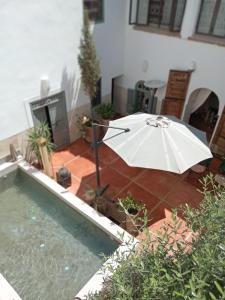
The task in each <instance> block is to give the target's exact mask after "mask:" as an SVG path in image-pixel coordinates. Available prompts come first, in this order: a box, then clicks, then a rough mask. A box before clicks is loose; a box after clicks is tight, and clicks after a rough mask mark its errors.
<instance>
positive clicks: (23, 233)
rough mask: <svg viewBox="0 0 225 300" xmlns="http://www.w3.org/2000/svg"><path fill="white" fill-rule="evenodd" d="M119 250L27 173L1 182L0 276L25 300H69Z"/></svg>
mask: <svg viewBox="0 0 225 300" xmlns="http://www.w3.org/2000/svg"><path fill="white" fill-rule="evenodd" d="M118 246H119V245H118V243H117V242H116V241H113V240H111V239H110V237H109V236H108V235H106V234H105V233H104V232H103V231H101V230H100V229H98V228H97V227H96V226H95V225H93V224H92V223H91V222H90V221H88V220H87V219H85V218H84V217H83V216H81V215H80V214H78V213H77V212H75V211H74V210H73V209H72V208H70V207H69V206H67V205H66V204H65V203H63V202H62V201H61V200H59V199H58V198H57V197H56V196H55V195H53V194H52V193H50V192H49V191H48V190H46V189H45V188H44V187H42V186H41V185H40V184H39V183H37V182H36V181H34V180H33V179H32V178H30V177H29V176H28V175H26V174H25V173H24V172H22V171H20V170H17V171H14V172H12V173H10V174H8V175H7V177H4V178H3V177H2V178H0V273H2V274H3V276H4V277H5V278H6V279H7V280H8V282H9V283H10V284H11V285H12V287H13V288H14V289H15V290H16V291H17V293H18V294H19V295H20V297H21V298H22V299H23V300H64V299H65V300H71V299H72V298H73V297H74V296H75V295H76V293H77V292H78V291H79V290H80V289H81V288H82V287H83V285H84V284H85V283H86V282H87V281H88V279H89V278H90V277H92V275H94V273H95V272H96V271H97V270H98V269H99V268H100V266H101V265H102V264H103V262H104V261H105V260H106V258H105V257H104V255H105V256H108V255H110V254H112V253H113V251H115V250H116V249H117V248H118ZM102 254H104V255H102Z"/></svg>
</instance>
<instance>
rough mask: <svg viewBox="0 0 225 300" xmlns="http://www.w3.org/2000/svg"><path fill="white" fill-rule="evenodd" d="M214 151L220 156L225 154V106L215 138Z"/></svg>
mask: <svg viewBox="0 0 225 300" xmlns="http://www.w3.org/2000/svg"><path fill="white" fill-rule="evenodd" d="M212 151H213V152H214V153H216V154H218V155H219V156H224V155H225V107H224V109H223V113H222V115H221V118H220V121H219V124H218V126H217V129H216V133H215V136H214V138H213V142H212Z"/></svg>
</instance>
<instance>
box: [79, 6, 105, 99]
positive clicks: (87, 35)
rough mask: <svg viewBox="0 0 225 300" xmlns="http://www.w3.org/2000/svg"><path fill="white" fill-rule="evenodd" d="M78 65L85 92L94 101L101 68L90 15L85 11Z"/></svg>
mask: <svg viewBox="0 0 225 300" xmlns="http://www.w3.org/2000/svg"><path fill="white" fill-rule="evenodd" d="M78 63H79V65H80V69H81V77H82V82H83V86H84V90H85V92H86V93H87V94H88V95H89V96H90V98H91V99H93V98H94V97H95V96H96V93H97V82H98V80H99V78H100V66H99V61H98V59H97V54H96V49H95V44H94V41H93V39H92V35H91V32H90V22H89V18H88V13H87V11H86V10H84V25H83V29H82V38H81V41H80V54H79V56H78Z"/></svg>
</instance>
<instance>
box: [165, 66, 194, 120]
mask: <svg viewBox="0 0 225 300" xmlns="http://www.w3.org/2000/svg"><path fill="white" fill-rule="evenodd" d="M190 76H191V71H179V70H170V73H169V79H168V83H167V89H166V97H165V100H164V103H163V108H162V111H161V113H162V114H164V115H173V116H176V117H178V118H180V117H181V115H182V112H183V107H184V101H185V98H186V95H187V89H188V85H189V82H190Z"/></svg>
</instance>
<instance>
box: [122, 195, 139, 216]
mask: <svg viewBox="0 0 225 300" xmlns="http://www.w3.org/2000/svg"><path fill="white" fill-rule="evenodd" d="M119 204H120V206H121V207H122V209H123V210H124V211H125V212H128V213H131V214H137V213H138V212H139V211H141V210H143V209H144V206H143V205H141V204H139V203H138V202H137V201H136V200H135V198H134V197H133V196H132V194H129V193H128V195H127V196H126V197H124V198H121V199H119Z"/></svg>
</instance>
